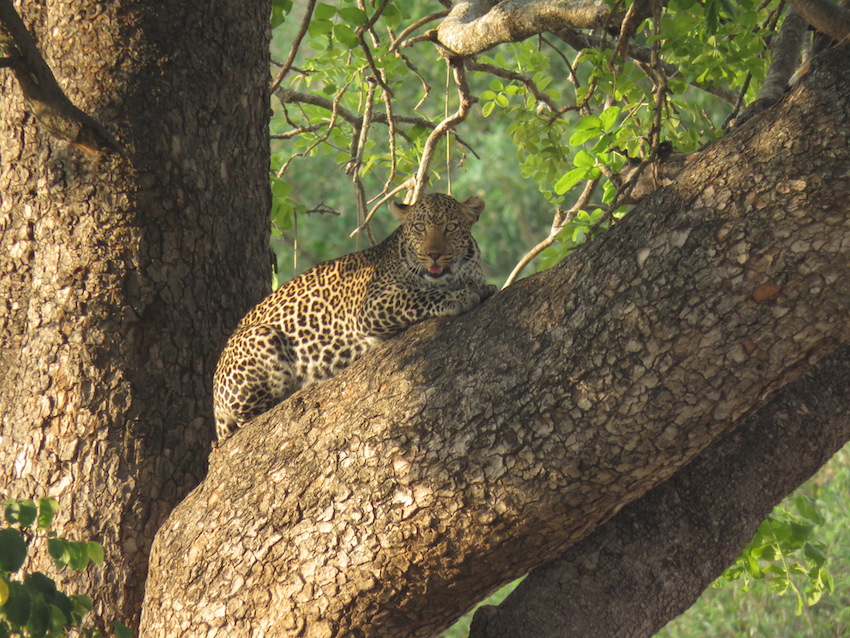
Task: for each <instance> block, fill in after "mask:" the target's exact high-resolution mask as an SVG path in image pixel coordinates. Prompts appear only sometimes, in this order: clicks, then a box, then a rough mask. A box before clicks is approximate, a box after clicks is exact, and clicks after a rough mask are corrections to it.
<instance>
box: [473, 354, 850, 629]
mask: <svg viewBox="0 0 850 638" xmlns="http://www.w3.org/2000/svg"><path fill="white" fill-rule="evenodd" d="M848 388H850V348H847V347H845V348H842V349H840V350H838V351H836V352H835V353H833V354H832V355H830V356H829V357H827V359H826V360H824V361H823V362H822V363H821V364H820V365H818V367H817V368H816V369H814V370H812V371H811V372H809V373H808V374H806V375H805V376H804V377H802V378H801V379H799V380H798V381H796V382H795V383H793V384H790V385H789V386H788V387H787V388H786V389H785V390H783V391H782V392H781V393H780V394H779V396H777V397H776V398H775V399H774V400H772V401H771V402H770V403H769V404H768V405H767V406H766V407H765V408H763V409H761V410H759V411H758V412H757V413H756V414H754V415H753V416H752V417H751V418H749V419H747V420H746V422H745V423H744V424H743V425H742V426H741V427H740V428H738V429H737V430H735V431H734V432H732V433H731V434H729V435H728V436H726V437H724V438H722V439H721V440H719V441H718V442H717V443H714V444H713V445H711V446H709V447H708V448H706V449H705V450H704V451H703V452H702V454H700V456H699V458H698V459H697V460H696V461H695V462H694V463H692V464H691V465H689V466H687V467H685V468H684V469H683V470H681V471H680V472H678V473H677V474H675V475H674V476H673V477H672V478H671V479H670V480H669V481H667V482H666V483H664V484H663V485H660V486H659V487H656V488H655V489H653V490H652V491H650V492H649V493H647V494H645V495H644V496H643V497H642V498H640V499H639V500H637V501H635V502H634V503H631V504H630V505H628V506H626V508H624V509H623V511H622V512H620V513H619V514H617V516H615V517H614V518H613V519H611V520H610V521H609V522H607V523H606V524H605V525H603V526H601V527H599V528H598V529H596V530H595V531H594V532H593V533H592V534H590V535H589V536H588V537H587V538H585V539H584V540H582V541H581V542H580V543H578V544H576V545H574V546H573V547H571V548H570V549H569V550H567V551H566V552H565V553H564V554H562V555H561V556H559V557H558V558H557V559H556V560H554V561H552V562H551V563H548V564H546V565H545V566H543V567H540V568H538V569H536V570H534V571H533V572H532V573H531V574H530V575H529V576H528V578H526V579H525V580H524V581H523V583H522V584H521V585H520V586H519V587H518V588H517V590H516V591H515V592H514V593H513V594H511V596H509V597H508V598H507V599H506V600H505V601H504V602H503V603H502V604H501V605H500V606H499V607H498V608H496V607H489V606H488V607H482V608H481V609H480V610H479V611H478V612H476V615H475V619H474V621H473V623H472V628H471V630H470V638H547V637H552V638H585V637H586V636H635V637H636V636H646V637H649V636H653V635H654V634H655V633H656V632H657V631H658V630H659V629H660V628H661V627H662V626H664V625H665V624H666V623H667V622H668V621H669V620H670V619H671V618H673V617H674V616H676V615H678V614H680V613H681V612H683V611H685V610H686V609H688V608H689V607H690V606H691V605H692V604H693V602H694V601H695V600H696V599H697V597H698V596H699V595H700V594H701V593H702V592H703V590H704V589H705V588H706V587H707V586H708V585H709V583H711V582H712V581H713V580H714V579H715V578H717V577H718V576H719V575H720V574H721V573H722V571H723V570H724V569H725V568H726V567H727V566H728V565H729V564H730V563H731V562H732V561H733V560H734V559H735V557H736V556H737V555H738V554H739V552H740V550H741V548H742V547H743V546H744V545H746V544H747V543H748V542H749V541H750V540H751V539H752V537H753V535H754V534H755V531H756V528H757V527H758V526H759V524H760V523H761V521H762V520H763V519H764V517H765V516H766V515H767V514H768V513H769V512H770V511H771V509H772V508H773V506H774V505H775V504H776V503H778V502H779V501H780V500H781V499H782V498H783V497H784V496H785V495H786V494H788V493H789V492H790V491H792V490H793V489H794V488H795V487H797V486H798V485H799V484H800V483H802V482H803V481H805V480H806V479H807V478H809V477H810V476H811V475H812V474H813V473H814V472H815V471H816V470H817V469H818V468H819V467H820V466H821V465H822V464H823V463H825V462H826V461H827V460H828V459H829V457H830V456H831V455H832V454H833V453H834V452H835V451H836V450H837V449H838V448H839V447H841V445H842V444H844V443H845V442H846V441H847V440H848V439H850V391H848ZM779 459H781V461H780V463H779V465H780V466H781V468H782V469H781V471H773V470H772V469H771V468H774V467H776V466H777V460H779ZM697 557H698V558H697Z"/></svg>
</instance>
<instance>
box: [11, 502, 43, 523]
mask: <svg viewBox="0 0 850 638" xmlns="http://www.w3.org/2000/svg"><path fill="white" fill-rule="evenodd" d="M36 516H38V508H37V507H36V505H35V502H34V501H33V500H31V499H28V498H19V499H17V500H15V501H9V502H7V503H6V521H7V522H9V523H17V524H18V525H20V526H21V527H29V526H30V525H32V522H33V521H34V520H35V518H36Z"/></svg>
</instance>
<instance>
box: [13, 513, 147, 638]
mask: <svg viewBox="0 0 850 638" xmlns="http://www.w3.org/2000/svg"><path fill="white" fill-rule="evenodd" d="M58 507H59V504H58V502H57V501H56V500H55V499H52V498H40V499H38V501H33V500H31V499H10V500H7V501H5V503H4V516H5V520H6V523H7V524H8V526H7V527H5V528H3V529H0V638H5V637H6V636H14V635H18V636H30V637H31V638H42V637H44V638H52V637H56V636H66V635H71V634H72V633H73V635H80V636H86V637H88V638H97V637H99V636H101V635H102V634H101V633H100V632H99V631H97V630H96V629H93V628H91V627H84V626H83V619H84V617H85V616H86V615H87V614H88V613H89V612H90V611H91V610H92V607H93V603H92V600H91V598H89V597H88V596H83V595H75V594H72V595H67V594H65V593H63V592H61V591H59V590H58V589H57V587H56V583H55V582H54V580H53V579H52V578H50V577H49V576H47V575H46V574H43V573H41V572H37V571H36V572H26V571H24V570H22V568H23V566H24V564H25V563H26V559H27V554H28V552H29V548H30V546H31V545H32V543H33V542H36V541H39V540H41V541H46V543H47V550H48V553H49V554H50V556H51V558H52V559H53V562H54V564H55V565H56V567H57V568H58V569H63V568H65V567H70V568H71V569H72V570H74V571H83V570H85V569H87V568H88V566H89V564H90V563H95V564H97V565H102V564H103V559H104V556H103V547H101V545H100V544H99V543H97V542H95V541H88V542H83V541H70V540H67V539H65V538H62V537H60V536H58V535H57V534H56V532H53V531H51V529H50V526H51V524H52V522H53V518H54V516H55V514H56V511H57V510H58ZM114 631H115V635H116V636H117V638H131V636H132V632H131V631H130V630H129V629H128V628H127V627H126V626H124V625H122V624H121V623H118V622H116V623H115V626H114Z"/></svg>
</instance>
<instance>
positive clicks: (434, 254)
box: [428, 253, 443, 261]
mask: <svg viewBox="0 0 850 638" xmlns="http://www.w3.org/2000/svg"><path fill="white" fill-rule="evenodd" d="M428 256H429V257H430V258H431V259H433V260H434V261H437V260H438V259H439V258H440V257H442V256H443V253H428Z"/></svg>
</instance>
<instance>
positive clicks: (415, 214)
mask: <svg viewBox="0 0 850 638" xmlns="http://www.w3.org/2000/svg"><path fill="white" fill-rule="evenodd" d="M390 209H391V210H392V212H393V213H394V214H395V216H396V217H398V218H399V219H400V220H401V232H402V237H403V239H404V256H405V259H406V261H407V263H408V265H409V266H410V267H411V269H412V270H414V271H415V272H416V273H417V274H419V275H420V276H423V277H428V278H432V279H439V278H441V277H445V276H447V275H450V274H451V272H452V266H453V265H454V264H456V263H458V262H459V261H460V260H462V259H464V258H466V257H467V256H468V255H469V254H470V253H471V252H472V251H473V246H474V244H473V240H472V233H471V231H470V229H471V227H472V225H473V224H474V223H475V222H476V221H478V217H479V216H480V215H481V212H482V211H483V210H484V200H483V199H481V198H480V197H470V198H469V199H467V200H466V201H465V202H463V203H460V202H459V201H457V200H456V199H454V198H453V197H449V196H448V195H442V194H440V193H432V194H430V195H425V196H424V197H422V198H421V199H420V200H419V201H417V202H416V203H415V204H398V203H391V204H390Z"/></svg>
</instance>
